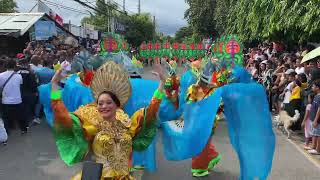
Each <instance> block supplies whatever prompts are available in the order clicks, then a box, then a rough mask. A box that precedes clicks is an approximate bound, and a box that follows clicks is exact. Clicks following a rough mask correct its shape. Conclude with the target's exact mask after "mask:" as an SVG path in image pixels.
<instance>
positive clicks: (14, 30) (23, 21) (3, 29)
mask: <svg viewBox="0 0 320 180" xmlns="http://www.w3.org/2000/svg"><path fill="white" fill-rule="evenodd" d="M44 15H45V13H0V34H1V35H14V36H22V35H23V34H24V33H26V32H27V31H28V30H29V29H30V27H31V26H32V25H33V24H34V23H36V22H37V21H38V20H39V19H41V18H42V17H43V16H44Z"/></svg>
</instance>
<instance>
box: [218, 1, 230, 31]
mask: <svg viewBox="0 0 320 180" xmlns="http://www.w3.org/2000/svg"><path fill="white" fill-rule="evenodd" d="M233 1H234V0H216V7H215V9H214V20H215V25H216V30H217V33H218V35H222V34H223V33H224V32H225V30H226V28H227V25H228V24H227V23H228V14H229V11H230V7H231V3H233Z"/></svg>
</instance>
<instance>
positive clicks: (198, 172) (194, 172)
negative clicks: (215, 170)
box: [192, 169, 209, 177]
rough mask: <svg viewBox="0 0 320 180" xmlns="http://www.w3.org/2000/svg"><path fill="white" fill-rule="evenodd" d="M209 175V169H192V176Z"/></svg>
mask: <svg viewBox="0 0 320 180" xmlns="http://www.w3.org/2000/svg"><path fill="white" fill-rule="evenodd" d="M208 175H209V171H207V170H197V169H192V176H193V177H204V176H208Z"/></svg>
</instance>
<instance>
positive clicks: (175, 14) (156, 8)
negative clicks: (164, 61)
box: [16, 0, 188, 36]
mask: <svg viewBox="0 0 320 180" xmlns="http://www.w3.org/2000/svg"><path fill="white" fill-rule="evenodd" d="M43 1H44V2H45V3H46V1H49V2H48V3H46V4H47V5H48V6H49V7H50V8H51V9H52V10H53V11H55V12H56V13H57V14H59V15H60V16H62V18H63V20H64V22H69V20H71V23H72V24H75V25H80V21H81V19H82V18H83V17H85V16H87V14H88V12H87V10H88V9H86V8H84V7H83V6H81V5H80V4H78V3H76V2H74V1H73V0H43ZM82 1H84V2H91V3H92V4H95V0H82ZM114 1H115V2H117V3H118V4H120V5H121V7H122V4H123V0H114ZM16 2H17V5H18V11H19V12H29V11H30V10H31V9H32V7H34V6H35V4H36V3H37V0H16ZM50 2H52V3H55V4H58V5H52V4H49V3H50ZM125 3H126V10H127V11H128V12H129V14H132V13H137V12H138V0H125ZM61 5H62V6H67V7H72V8H73V9H77V10H78V11H79V12H73V11H69V10H66V9H63V8H62V7H59V6H61ZM89 5H91V4H89ZM187 7H188V5H187V4H186V3H185V0H141V12H149V13H150V14H151V15H152V16H155V17H156V25H157V31H158V32H162V33H164V34H166V35H171V36H172V35H174V33H175V32H176V31H177V30H178V29H179V28H181V27H184V26H186V25H187V22H186V20H185V19H184V18H183V16H184V11H185V10H186V9H187Z"/></svg>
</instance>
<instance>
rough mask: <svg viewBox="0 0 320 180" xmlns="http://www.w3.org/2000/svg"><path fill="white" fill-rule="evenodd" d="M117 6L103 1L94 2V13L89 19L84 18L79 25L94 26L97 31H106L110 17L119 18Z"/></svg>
mask: <svg viewBox="0 0 320 180" xmlns="http://www.w3.org/2000/svg"><path fill="white" fill-rule="evenodd" d="M116 9H117V5H116V4H113V3H111V2H109V1H108V2H107V3H106V2H105V1H104V0H97V1H96V10H97V11H96V12H95V14H92V15H91V16H89V17H84V18H83V19H82V20H81V23H82V24H84V23H87V24H91V25H94V26H95V27H96V28H97V29H98V30H101V31H108V30H109V28H110V27H109V28H108V23H109V21H111V17H117V16H120V14H119V12H117V11H116Z"/></svg>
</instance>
